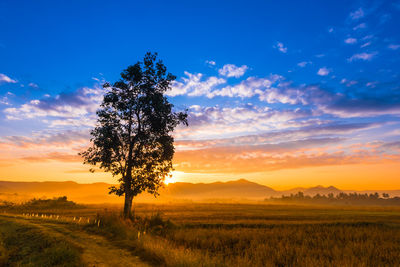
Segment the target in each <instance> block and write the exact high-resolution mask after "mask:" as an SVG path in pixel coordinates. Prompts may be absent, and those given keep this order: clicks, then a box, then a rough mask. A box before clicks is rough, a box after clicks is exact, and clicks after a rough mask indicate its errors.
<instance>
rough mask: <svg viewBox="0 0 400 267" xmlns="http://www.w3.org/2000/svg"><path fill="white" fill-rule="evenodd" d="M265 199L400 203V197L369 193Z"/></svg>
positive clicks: (268, 199) (272, 199)
mask: <svg viewBox="0 0 400 267" xmlns="http://www.w3.org/2000/svg"><path fill="white" fill-rule="evenodd" d="M265 201H273V202H285V203H309V204H314V203H315V204H343V205H390V206H395V205H400V197H392V198H391V197H390V196H389V194H387V193H383V194H382V195H380V194H379V193H377V192H375V193H373V194H372V193H371V194H367V193H364V194H359V193H348V194H347V193H343V192H341V193H339V194H336V195H334V194H333V193H330V194H327V195H321V194H316V195H314V196H309V195H304V193H303V192H298V193H297V194H290V195H288V196H285V195H282V196H281V197H271V198H266V199H265Z"/></svg>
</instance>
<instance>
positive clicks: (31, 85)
mask: <svg viewBox="0 0 400 267" xmlns="http://www.w3.org/2000/svg"><path fill="white" fill-rule="evenodd" d="M28 86H29V87H32V88H39V85H37V84H36V83H29V84H28Z"/></svg>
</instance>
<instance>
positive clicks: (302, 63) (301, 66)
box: [297, 61, 312, 68]
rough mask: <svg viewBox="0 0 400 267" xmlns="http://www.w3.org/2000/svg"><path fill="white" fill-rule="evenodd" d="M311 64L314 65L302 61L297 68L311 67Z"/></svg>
mask: <svg viewBox="0 0 400 267" xmlns="http://www.w3.org/2000/svg"><path fill="white" fill-rule="evenodd" d="M310 64H312V62H311V61H302V62H299V63H297V66H299V67H300V68H304V67H305V66H307V65H310Z"/></svg>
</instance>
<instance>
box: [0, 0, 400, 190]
mask: <svg viewBox="0 0 400 267" xmlns="http://www.w3.org/2000/svg"><path fill="white" fill-rule="evenodd" d="M211 6H212V7H213V8H207V7H211ZM288 6H290V8H287V7H288ZM0 9H1V10H4V11H6V12H2V14H0V23H1V25H2V28H3V33H2V34H1V35H0V58H1V59H2V60H0V176H1V177H0V179H2V180H4V181H26V182H28V181H30V182H34V181H38V182H43V181H73V182H77V183H81V184H86V183H96V182H99V183H100V182H104V183H107V184H117V183H118V182H117V179H118V178H117V177H112V176H111V175H110V174H108V173H105V172H101V171H99V172H95V173H91V172H89V166H86V165H83V164H82V162H83V159H82V158H80V157H79V156H78V152H82V151H83V150H84V149H85V148H86V147H87V146H88V145H89V140H90V135H89V132H90V130H91V129H92V128H93V127H94V125H95V123H96V114H95V112H96V110H97V109H98V108H99V105H100V103H101V101H102V97H103V95H104V93H105V89H103V88H102V84H104V83H105V82H115V81H117V80H118V79H119V74H120V73H121V71H123V69H125V68H126V67H128V66H129V65H133V64H135V63H136V62H137V61H139V60H142V58H143V55H144V54H145V52H147V51H151V52H157V53H158V56H159V58H160V59H162V60H163V62H164V64H165V65H166V67H167V69H168V71H169V72H171V73H172V74H174V75H176V76H177V79H176V81H175V82H173V84H172V88H171V90H169V91H167V92H166V95H167V97H168V100H169V101H170V102H171V103H173V104H174V106H175V110H177V111H182V110H185V109H188V121H189V126H188V127H177V129H176V130H175V131H174V134H173V135H174V138H175V150H176V151H175V156H174V159H173V163H174V168H175V171H173V173H172V175H173V176H172V178H171V179H168V180H167V181H166V183H167V184H169V183H175V182H189V183H212V182H227V181H237V180H239V179H245V180H247V181H250V182H255V183H257V184H261V185H265V186H268V187H271V188H273V189H275V190H289V189H291V188H296V187H306V188H309V187H315V186H316V185H322V186H325V187H328V186H334V187H336V188H340V189H341V190H360V191H361V190H398V189H400V180H399V179H398V178H399V177H400V141H399V140H400V71H399V70H400V33H399V30H398V25H400V2H394V1H351V2H346V1H339V2H334V3H321V2H319V1H313V2H312V4H311V5H306V6H305V5H304V4H302V3H293V2H292V1H287V2H285V1H283V2H272V3H265V2H261V1H250V2H247V4H246V5H245V6H244V5H243V4H241V2H239V1H229V2H227V1H220V2H218V3H214V2H212V1H204V2H202V3H201V5H197V4H193V3H180V2H179V3H178V2H172V3H170V4H166V3H164V2H162V1H153V5H151V7H150V5H148V4H145V3H136V2H129V1H126V2H119V3H108V2H107V1H98V2H96V4H91V3H89V2H85V3H79V2H75V1H72V2H71V3H69V4H68V5H67V4H62V3H61V4H60V3H53V2H52V1H49V0H46V1H41V2H40V3H33V2H25V3H24V5H20V4H18V3H15V1H9V0H6V1H2V2H1V3H0ZM104 14H107V19H104ZM204 17H207V19H206V20H204ZM149 18H151V19H149ZM122 36H123V37H124V38H122ZM119 38H121V41H116V40H119Z"/></svg>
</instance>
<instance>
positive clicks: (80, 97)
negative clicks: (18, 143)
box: [4, 87, 105, 125]
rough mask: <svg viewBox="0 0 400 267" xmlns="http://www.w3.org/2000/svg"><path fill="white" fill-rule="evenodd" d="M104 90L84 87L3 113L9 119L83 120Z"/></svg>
mask: <svg viewBox="0 0 400 267" xmlns="http://www.w3.org/2000/svg"><path fill="white" fill-rule="evenodd" d="M104 92H105V89H103V88H101V87H95V88H87V87H84V88H80V89H78V90H76V91H74V92H68V93H61V94H59V95H57V96H55V97H46V98H42V99H34V100H31V101H29V102H28V103H25V104H22V105H21V106H20V107H16V108H15V107H12V108H7V109H5V110H4V113H5V114H6V118H7V119H9V120H20V119H32V118H36V117H41V118H46V117H49V118H53V119H57V118H60V119H61V118H62V119H70V120H76V121H80V122H82V121H85V120H83V119H81V118H82V117H85V116H87V115H88V114H91V113H94V112H95V111H96V110H97V109H98V108H99V106H100V103H101V101H102V100H103V94H104ZM89 125H93V123H91V124H89Z"/></svg>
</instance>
